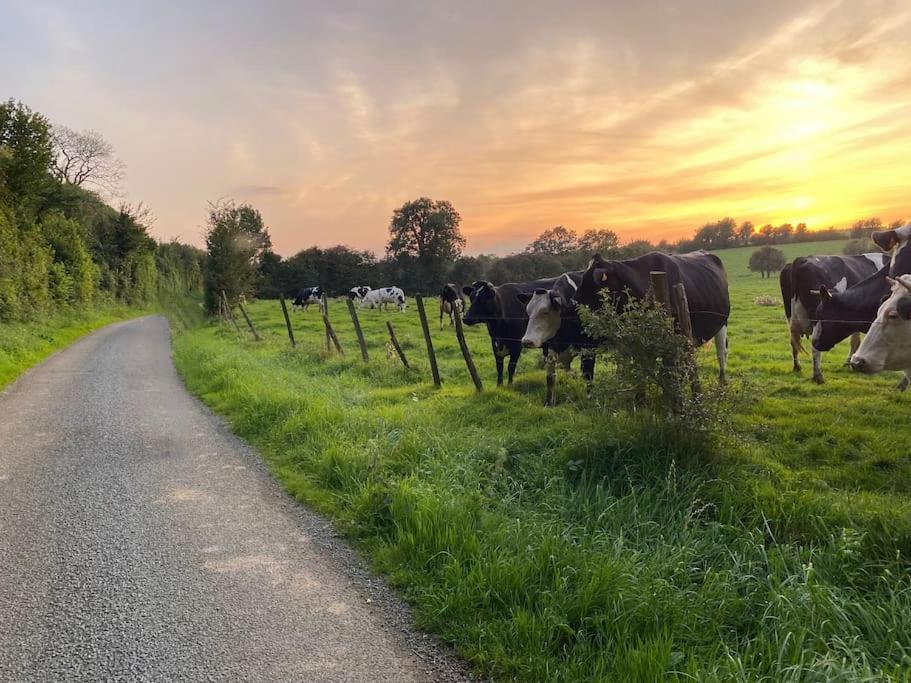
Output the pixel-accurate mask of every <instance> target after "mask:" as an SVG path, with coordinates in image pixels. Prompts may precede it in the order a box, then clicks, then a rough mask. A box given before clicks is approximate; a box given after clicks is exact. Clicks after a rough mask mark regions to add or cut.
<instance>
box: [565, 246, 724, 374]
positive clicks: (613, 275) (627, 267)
mask: <svg viewBox="0 0 911 683" xmlns="http://www.w3.org/2000/svg"><path fill="white" fill-rule="evenodd" d="M652 271H663V272H665V273H667V284H668V287H669V288H673V287H674V285H676V284H678V283H683V286H684V288H685V289H686V298H687V303H688V305H689V311H690V324H691V326H692V328H693V341H694V342H695V344H696V345H697V346H699V345H701V344H704V343H705V342H707V341H708V340H709V339H714V340H715V354H716V356H717V357H718V366H719V378H720V379H721V381H724V379H725V372H726V369H727V357H728V343H727V324H728V316H730V314H731V300H730V296H729V295H728V280H727V274H726V273H725V270H724V265H723V264H722V263H721V259H719V258H718V257H717V256H715V255H714V254H709V253H708V252H705V251H695V252H693V253H691V254H662V253H660V252H655V251H653V252H651V253H649V254H645V255H644V256H639V257H638V258H633V259H627V260H625V261H606V260H605V259H603V258H602V257H601V255H600V254H595V255H594V256H593V257H592V260H591V261H590V262H589V264H588V269H587V270H586V271H585V274H584V275H583V276H582V282H581V283H580V284H579V289H578V290H577V291H576V294H575V296H574V297H573V298H574V299H575V300H576V301H577V302H579V303H582V304H585V305H586V306H588V307H589V308H591V309H597V308H600V307H601V296H600V292H601V290H602V289H607V290H608V291H609V292H610V301H611V302H612V303H613V305H614V307H615V308H616V309H617V310H618V311H619V310H623V308H624V307H625V306H626V303H627V301H628V300H629V297H630V296H632V297H634V298H637V299H641V298H643V297H645V295H646V294H647V293H648V291H649V289H650V287H651V279H650V276H649V274H650V273H651V272H652Z"/></svg>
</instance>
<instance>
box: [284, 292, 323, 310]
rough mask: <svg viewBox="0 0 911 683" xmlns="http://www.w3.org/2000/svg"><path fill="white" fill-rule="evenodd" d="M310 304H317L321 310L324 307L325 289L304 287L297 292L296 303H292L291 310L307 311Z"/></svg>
mask: <svg viewBox="0 0 911 683" xmlns="http://www.w3.org/2000/svg"><path fill="white" fill-rule="evenodd" d="M310 304H316V305H317V306H318V307H319V308H320V310H322V306H323V288H322V287H304V288H303V289H299V290H297V294H295V295H294V301H292V302H291V310H292V311H295V310H301V311H306V310H307V309H308V308H310Z"/></svg>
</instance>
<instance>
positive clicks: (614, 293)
mask: <svg viewBox="0 0 911 683" xmlns="http://www.w3.org/2000/svg"><path fill="white" fill-rule="evenodd" d="M627 287H628V283H626V282H624V281H623V279H622V278H621V277H620V274H619V273H618V272H617V269H616V267H615V265H614V263H612V262H611V261H606V260H605V259H603V258H601V255H600V254H595V255H594V256H593V257H592V260H591V261H589V263H588V269H586V271H585V274H584V275H583V276H582V282H581V283H580V284H579V287H578V289H577V290H576V293H575V296H573V297H572V300H573V301H574V302H576V303H580V304H585V305H586V306H588V307H589V308H590V309H592V310H593V311H596V310H598V309H599V308H601V303H602V290H605V289H606V290H608V292H609V293H610V301H611V303H612V304H613V305H614V307H615V308H616V309H617V310H622V309H623V308H624V306H626V302H627V300H628V290H627Z"/></svg>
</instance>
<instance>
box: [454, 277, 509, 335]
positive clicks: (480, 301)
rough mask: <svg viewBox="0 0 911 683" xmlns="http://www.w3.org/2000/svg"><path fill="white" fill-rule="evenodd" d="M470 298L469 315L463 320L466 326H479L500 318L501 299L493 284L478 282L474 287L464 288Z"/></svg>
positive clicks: (484, 281) (483, 281)
mask: <svg viewBox="0 0 911 683" xmlns="http://www.w3.org/2000/svg"><path fill="white" fill-rule="evenodd" d="M462 291H463V292H464V293H465V296H467V297H468V301H469V304H468V313H466V314H465V317H464V318H463V319H462V322H464V323H465V324H466V325H477V324H478V323H485V322H488V321H491V320H496V319H497V318H499V317H500V314H501V308H500V297H499V296H498V295H497V288H496V287H494V286H493V283H492V282H487V281H486V280H478V281H477V282H475V283H474V284H473V285H471V286H468V285H466V286H465V287H463V288H462Z"/></svg>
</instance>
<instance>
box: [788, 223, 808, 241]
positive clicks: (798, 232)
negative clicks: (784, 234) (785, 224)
mask: <svg viewBox="0 0 911 683" xmlns="http://www.w3.org/2000/svg"><path fill="white" fill-rule="evenodd" d="M809 233H810V231H809V229H808V228H807V224H806V223H798V224H797V225H795V226H794V234H793V235H792V236H791V241H793V242H805V241H806V239H807V235H808V234H809Z"/></svg>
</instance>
